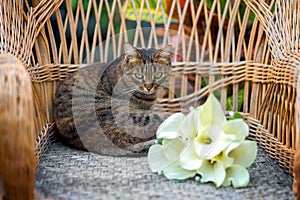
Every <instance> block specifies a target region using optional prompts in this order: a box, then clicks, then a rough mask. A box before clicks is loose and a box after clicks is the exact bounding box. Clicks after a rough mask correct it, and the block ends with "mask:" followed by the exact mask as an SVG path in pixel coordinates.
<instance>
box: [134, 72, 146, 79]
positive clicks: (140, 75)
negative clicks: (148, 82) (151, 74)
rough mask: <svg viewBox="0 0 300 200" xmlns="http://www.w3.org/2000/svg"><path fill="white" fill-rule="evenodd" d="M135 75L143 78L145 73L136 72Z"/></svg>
mask: <svg viewBox="0 0 300 200" xmlns="http://www.w3.org/2000/svg"><path fill="white" fill-rule="evenodd" d="M135 77H136V78H138V79H142V78H144V75H143V74H142V73H139V72H138V73H135Z"/></svg>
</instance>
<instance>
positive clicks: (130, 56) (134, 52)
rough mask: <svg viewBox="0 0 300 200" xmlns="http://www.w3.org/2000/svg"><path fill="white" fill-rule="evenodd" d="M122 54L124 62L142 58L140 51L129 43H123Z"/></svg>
mask: <svg viewBox="0 0 300 200" xmlns="http://www.w3.org/2000/svg"><path fill="white" fill-rule="evenodd" d="M124 54H125V61H126V62H129V61H134V60H136V59H141V58H142V54H141V53H140V51H139V50H138V49H137V48H135V47H134V46H132V45H131V44H129V43H125V44H124Z"/></svg>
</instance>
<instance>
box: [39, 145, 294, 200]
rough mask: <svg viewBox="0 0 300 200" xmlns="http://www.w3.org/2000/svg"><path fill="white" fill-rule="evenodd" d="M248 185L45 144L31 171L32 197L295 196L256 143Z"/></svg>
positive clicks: (289, 183) (287, 179)
mask: <svg viewBox="0 0 300 200" xmlns="http://www.w3.org/2000/svg"><path fill="white" fill-rule="evenodd" d="M249 173H250V177H251V179H250V183H249V185H248V187H246V188H241V189H234V188H233V187H222V188H219V189H216V188H215V186H214V185H213V184H197V183H196V182H195V181H194V180H188V181H183V182H179V181H169V180H167V179H166V178H165V177H164V176H159V175H157V174H155V173H153V172H151V170H150V168H149V167H148V163H147V158H146V157H141V158H127V157H108V156H101V155H98V154H94V153H89V152H84V151H78V150H74V149H71V148H69V147H66V146H64V145H63V144H62V143H60V142H55V143H53V144H52V145H50V147H49V149H48V150H47V151H46V152H45V154H44V155H43V156H42V158H41V160H40V163H39V165H38V167H37V174H36V184H35V188H36V196H35V198H36V199H45V198H47V197H50V198H51V199H52V198H53V199H145V198H147V199H158V198H161V199H188V198H189V199H198V198H199V199H224V198H225V199H265V198H268V199H295V197H296V196H295V193H293V190H292V184H293V180H292V178H291V177H290V176H289V175H288V174H287V173H285V172H284V170H283V169H282V168H280V167H279V166H278V163H276V161H274V160H273V159H271V158H270V157H269V156H268V154H267V153H266V152H265V151H264V150H263V149H262V148H260V147H259V148H258V154H257V158H256V160H255V164H253V165H252V166H251V167H250V168H249Z"/></svg>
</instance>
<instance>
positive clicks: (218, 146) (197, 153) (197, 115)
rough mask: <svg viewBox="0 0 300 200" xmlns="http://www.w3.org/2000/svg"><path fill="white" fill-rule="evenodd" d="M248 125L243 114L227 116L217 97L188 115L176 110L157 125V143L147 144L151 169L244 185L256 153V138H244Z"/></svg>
mask: <svg viewBox="0 0 300 200" xmlns="http://www.w3.org/2000/svg"><path fill="white" fill-rule="evenodd" d="M248 134H249V127H248V125H247V124H246V123H245V122H244V121H243V119H242V118H236V119H235V118H233V119H230V120H227V119H226V117H225V114H224V112H223V110H222V107H221V105H220V103H219V102H218V100H217V99H216V97H215V96H214V95H213V94H210V96H209V97H208V99H207V101H206V102H205V103H204V104H203V105H201V106H199V107H198V108H196V109H192V110H191V112H190V113H189V114H188V115H186V116H185V115H184V114H182V113H175V114H173V115H171V116H170V117H168V118H167V119H166V120H165V121H164V122H163V123H162V124H161V125H160V126H159V128H158V130H157V133H156V137H157V140H156V141H157V144H154V145H152V146H151V147H150V149H149V152H148V163H149V165H150V168H151V170H152V171H153V172H158V173H159V174H161V173H162V174H163V175H164V176H165V177H166V178H168V179H170V180H185V179H188V178H191V177H195V179H196V181H200V182H201V183H205V182H213V183H214V184H215V186H216V187H220V186H222V185H223V186H230V185H232V186H233V187H235V188H237V187H245V186H247V185H248V183H249V180H250V176H249V173H248V171H247V169H246V168H247V167H249V166H250V165H251V164H252V163H253V162H254V159H255V157H256V155H257V145H256V142H254V141H250V140H246V137H247V135H248Z"/></svg>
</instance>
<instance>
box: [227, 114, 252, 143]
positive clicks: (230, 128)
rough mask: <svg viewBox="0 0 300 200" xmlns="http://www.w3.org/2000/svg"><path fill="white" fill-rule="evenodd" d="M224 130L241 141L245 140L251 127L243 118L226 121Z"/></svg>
mask: <svg viewBox="0 0 300 200" xmlns="http://www.w3.org/2000/svg"><path fill="white" fill-rule="evenodd" d="M223 131H224V132H225V133H226V134H231V135H234V136H235V137H236V139H237V140H238V141H239V142H241V141H243V140H244V139H245V138H246V137H247V136H248V135H249V127H248V125H247V124H246V123H245V122H244V121H243V119H234V120H229V121H226V122H225V124H224V127H223Z"/></svg>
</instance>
